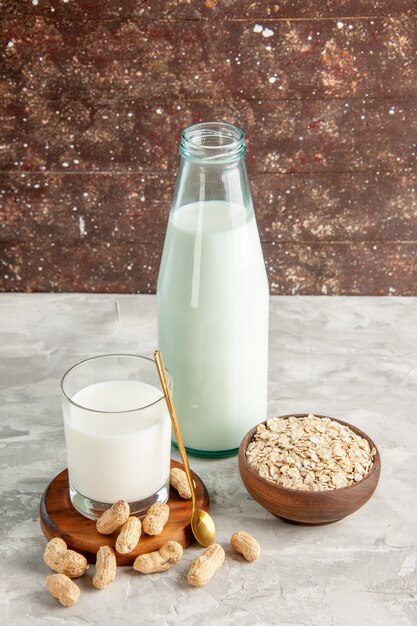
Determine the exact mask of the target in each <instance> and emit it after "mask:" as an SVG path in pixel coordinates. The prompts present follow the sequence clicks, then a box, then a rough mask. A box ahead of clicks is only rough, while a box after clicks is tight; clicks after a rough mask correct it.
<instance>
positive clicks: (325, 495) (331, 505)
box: [238, 413, 381, 525]
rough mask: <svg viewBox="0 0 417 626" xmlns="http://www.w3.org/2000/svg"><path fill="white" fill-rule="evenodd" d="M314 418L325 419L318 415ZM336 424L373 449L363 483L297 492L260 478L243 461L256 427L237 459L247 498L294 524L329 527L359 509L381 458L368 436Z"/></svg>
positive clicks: (368, 494) (369, 491)
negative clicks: (325, 489) (349, 430)
mask: <svg viewBox="0 0 417 626" xmlns="http://www.w3.org/2000/svg"><path fill="white" fill-rule="evenodd" d="M293 415H294V414H293ZM306 415H307V414H306V413H301V414H295V415H294V417H306ZM315 415H316V414H315ZM279 417H283V418H288V417H291V416H290V415H280V416H279ZM317 417H327V416H326V415H317ZM329 419H335V418H333V417H331V418H329ZM335 421H337V422H339V424H343V425H344V426H349V428H351V429H352V430H353V432H355V433H356V434H357V435H360V436H361V437H363V438H364V439H367V440H368V441H369V444H370V445H371V447H374V448H375V450H376V454H375V456H374V463H373V465H372V468H371V470H370V472H369V473H368V474H367V475H366V476H365V478H363V480H361V481H360V482H358V483H355V484H354V485H349V486H348V487H342V488H340V489H333V490H329V491H298V490H297V489H287V488H286V487H281V486H278V485H275V484H274V483H271V482H269V481H267V480H265V478H262V477H261V476H260V475H259V474H258V472H256V471H255V470H254V469H253V468H252V467H250V465H249V463H248V461H247V460H246V448H247V447H248V445H249V443H250V441H251V440H252V437H253V435H254V434H255V432H256V426H255V427H254V428H252V429H251V430H250V431H249V432H248V433H247V434H246V435H245V437H244V438H243V440H242V443H241V444H240V448H239V457H238V460H239V471H240V475H241V477H242V480H243V484H244V485H245V487H246V489H247V490H248V492H249V493H250V495H251V496H252V497H253V498H254V499H255V500H256V501H257V502H259V504H261V505H262V506H263V507H265V508H266V509H268V511H270V512H271V513H273V514H274V515H277V516H278V517H281V518H282V519H284V520H285V521H287V522H292V523H296V524H309V525H320V524H329V523H331V522H337V521H338V520H341V519H343V518H344V517H346V516H347V515H351V513H354V512H355V511H357V510H358V509H360V507H361V506H363V505H364V504H365V502H367V501H368V500H369V498H370V497H371V496H372V494H373V493H374V491H375V489H376V486H377V484H378V480H379V475H380V473H381V458H380V456H379V452H378V449H377V447H376V445H375V444H374V442H373V441H372V439H371V438H370V437H368V435H366V434H365V433H363V432H362V431H361V430H359V428H356V427H355V426H352V425H351V424H348V423H346V422H342V421H341V420H335ZM265 423H266V422H264V424H265Z"/></svg>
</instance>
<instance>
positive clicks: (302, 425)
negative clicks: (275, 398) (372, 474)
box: [246, 415, 376, 491]
mask: <svg viewBox="0 0 417 626" xmlns="http://www.w3.org/2000/svg"><path fill="white" fill-rule="evenodd" d="M375 453H376V452H375V448H372V449H371V446H370V445H369V442H368V441H367V440H366V439H364V438H363V437H360V436H359V435H356V434H355V433H354V432H353V430H351V429H350V428H349V427H348V426H343V425H342V424H339V422H335V421H334V420H331V419H329V418H323V417H316V416H315V415H308V416H307V417H289V418H287V419H285V418H282V417H275V418H273V419H269V420H268V421H267V424H266V426H265V425H264V424H259V426H258V427H257V429H256V433H255V435H254V437H253V439H252V441H251V442H250V444H249V445H248V447H247V450H246V458H247V460H248V463H249V465H251V466H252V467H253V468H254V469H255V470H256V471H257V472H258V473H259V474H260V476H262V478H266V480H269V481H271V482H273V483H276V484H278V485H281V486H282V487H287V488H289V489H299V490H301V491H327V490H330V489H339V488H340V487H347V486H348V485H352V484H354V483H357V482H359V481H360V480H362V479H363V478H364V476H366V474H367V473H368V472H369V470H370V469H371V467H372V463H373V457H374V455H375Z"/></svg>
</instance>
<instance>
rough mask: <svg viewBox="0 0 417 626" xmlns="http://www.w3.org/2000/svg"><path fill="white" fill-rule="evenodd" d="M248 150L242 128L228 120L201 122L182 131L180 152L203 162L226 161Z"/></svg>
mask: <svg viewBox="0 0 417 626" xmlns="http://www.w3.org/2000/svg"><path fill="white" fill-rule="evenodd" d="M245 152H246V144H245V135H244V132H243V130H242V129H241V128H239V127H237V126H233V124H228V123H227V122H201V123H199V124H192V125H191V126H188V127H187V128H185V129H184V130H183V131H182V134H181V143H180V154H181V155H182V156H184V157H187V158H188V159H192V160H193V161H196V162H203V163H226V162H230V161H235V160H237V159H240V158H241V157H242V156H243V155H244V154H245Z"/></svg>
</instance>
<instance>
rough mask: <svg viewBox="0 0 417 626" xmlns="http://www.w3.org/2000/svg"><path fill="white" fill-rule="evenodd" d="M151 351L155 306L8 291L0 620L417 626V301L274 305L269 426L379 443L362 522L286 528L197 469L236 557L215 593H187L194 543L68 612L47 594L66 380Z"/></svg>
mask: <svg viewBox="0 0 417 626" xmlns="http://www.w3.org/2000/svg"><path fill="white" fill-rule="evenodd" d="M155 346H156V313H155V297H153V296H134V295H129V296H119V295H86V294H82V295H78V294H70V295H67V294H2V295H0V355H1V359H0V400H1V402H0V513H1V518H0V519H1V524H0V541H1V543H0V623H1V624H4V625H7V626H15V625H18V626H20V625H28V626H31V625H35V626H37V625H39V626H45V625H49V624H65V625H77V626H78V625H81V624H82V625H85V624H100V625H109V626H110V625H112V626H114V625H118V624H120V625H122V624H123V625H125V624H135V625H136V624H137V625H141V626H147V625H151V624H152V625H154V624H155V625H161V626H162V625H169V626H170V625H173V624H181V625H182V624H183V625H186V626H193V625H198V626H203V625H204V624H214V625H216V626H226V625H229V624H238V625H239V626H258V625H261V624H277V625H282V626H284V625H285V626H289V625H291V626H301V625H308V626H336V625H337V626H339V625H341V626H342V625H343V626H365V625H374V624H375V625H378V626H385V625H387V626H388V625H389V626H403V625H405V626H408V625H411V624H417V599H416V593H417V575H416V559H417V551H416V544H417V453H416V450H417V298H414V299H413V298H354V297H351V298H329V297H299V296H294V297H274V298H272V299H271V316H270V355H269V356H270V370H269V416H271V417H272V416H274V415H279V414H286V413H290V412H305V411H309V412H316V413H321V414H327V415H330V416H334V417H339V418H341V419H343V420H346V421H348V422H351V423H353V424H355V425H356V426H358V427H359V428H361V429H362V430H364V431H365V432H367V433H368V434H369V435H370V436H371V437H372V438H373V439H374V440H375V441H376V443H377V445H378V446H379V449H380V452H381V455H382V475H381V480H380V484H379V486H378V489H377V491H376V493H375V495H374V497H373V498H372V499H371V500H370V501H369V502H368V503H367V504H366V505H365V506H364V507H363V508H362V509H361V510H360V511H358V512H357V513H355V514H354V515H352V516H350V517H348V518H346V519H345V520H343V521H341V522H338V523H336V524H332V525H328V526H321V527H314V528H308V527H301V526H292V525H289V524H286V523H284V522H282V521H281V520H279V519H277V518H275V517H274V516H273V515H271V514H270V513H268V512H267V511H265V510H264V509H263V508H261V507H260V506H259V505H258V504H257V503H256V502H255V501H254V500H252V499H251V497H250V496H249V495H248V493H247V492H246V491H245V489H244V487H243V484H242V482H241V480H240V476H239V472H238V468H237V459H236V457H234V458H229V459H225V460H216V461H206V460H201V459H192V460H191V465H192V467H193V469H194V470H195V471H197V473H199V474H200V476H201V477H202V479H203V480H204V481H205V483H206V485H207V487H208V489H209V492H210V496H211V502H212V514H213V516H214V519H215V521H216V526H217V529H218V541H219V542H220V543H221V544H223V545H224V546H225V549H226V553H227V558H226V562H225V565H224V566H223V568H222V569H221V570H220V571H219V572H218V573H217V575H216V576H215V578H214V579H213V580H212V581H211V583H210V584H208V585H207V586H206V587H203V588H201V589H194V588H191V587H189V586H188V584H187V582H186V574H187V571H188V567H189V565H190V563H191V561H192V560H193V559H194V558H195V557H196V556H197V555H198V554H199V552H200V550H199V548H198V547H196V546H194V547H191V548H189V549H188V550H186V551H185V554H184V559H183V561H182V562H181V563H180V564H179V565H178V566H177V567H176V568H174V569H172V570H170V571H169V572H166V573H162V574H155V575H151V576H147V577H146V576H142V575H139V574H135V573H133V572H132V570H131V569H130V568H119V570H118V576H117V579H116V581H115V583H114V584H113V585H111V586H110V587H108V588H107V589H106V590H103V591H97V590H95V589H94V588H93V587H92V585H91V576H92V574H93V570H94V568H93V567H90V572H89V573H88V575H87V576H86V577H84V578H83V579H81V580H80V581H79V584H80V587H81V597H80V600H79V601H78V603H77V604H76V605H75V606H73V607H72V608H69V609H64V608H62V607H61V606H60V605H59V604H58V602H57V601H56V600H55V599H53V598H52V597H51V596H49V594H48V593H47V592H46V591H45V578H46V576H47V575H48V574H49V573H50V572H49V571H48V569H47V568H46V566H45V565H44V564H43V562H42V554H43V548H44V546H45V543H46V542H45V539H44V537H43V536H42V533H41V531H40V527H39V518H38V507H39V500H40V497H41V495H42V492H43V490H44V489H45V487H46V485H47V484H48V483H49V481H50V480H51V479H52V477H53V476H55V474H57V473H58V472H59V471H60V470H61V469H63V468H64V467H65V465H66V461H65V448H64V434H63V426H62V417H61V409H60V396H59V380H60V377H61V375H62V374H63V372H64V371H65V370H66V368H68V366H70V365H71V364H74V363H75V362H77V361H78V360H79V359H80V358H83V357H86V356H91V355H95V354H103V353H108V352H135V353H141V354H148V355H151V354H152V352H153V350H154V348H155ZM173 456H174V457H175V456H176V453H175V452H174V453H173ZM238 529H245V530H247V531H249V532H251V533H253V534H254V535H255V536H256V537H257V538H258V540H259V542H260V544H261V548H262V554H261V557H260V559H259V560H258V561H256V562H255V563H252V564H249V563H246V562H242V561H241V559H240V558H239V557H237V556H235V555H233V554H232V553H231V552H230V549H229V548H228V541H229V537H230V535H231V533H232V532H233V531H235V530H238Z"/></svg>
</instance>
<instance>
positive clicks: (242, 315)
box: [157, 122, 269, 457]
mask: <svg viewBox="0 0 417 626" xmlns="http://www.w3.org/2000/svg"><path fill="white" fill-rule="evenodd" d="M245 150H246V147H245V140H244V134H243V132H242V131H241V130H240V129H239V128H235V127H234V126H231V125H230V124H225V123H220V122H210V123H204V124H196V125H194V126H190V127H189V128H186V129H185V130H184V131H183V133H182V138H181V145H180V154H181V164H180V169H179V173H178V177H177V184H176V189H175V193H174V199H173V203H172V208H171V211H170V215H169V222H168V228H167V232H166V237H165V243H164V249H163V254H162V260H161V267H160V270H159V277H158V289H157V301H158V341H159V349H160V350H161V352H162V354H163V357H164V361H165V365H166V367H167V369H168V371H169V372H170V373H171V375H172V377H173V390H174V402H175V406H176V409H177V414H178V419H179V421H180V426H181V431H182V435H183V438H184V443H185V445H186V447H187V450H188V452H189V453H190V454H195V455H197V456H205V457H222V456H228V455H231V454H235V453H236V452H237V450H238V448H239V445H240V442H241V440H242V438H243V436H244V435H245V433H246V432H247V431H248V430H249V429H250V428H251V427H253V426H254V425H255V424H257V423H258V422H261V421H262V420H265V419H266V412H267V369H268V304H269V289H268V280H267V276H266V271H265V265H264V259H263V255H262V249H261V244H260V240H259V234H258V229H257V225H256V220H255V214H254V210H253V205H252V198H251V193H250V189H249V184H248V179H247V174H246V168H245V163H244V154H245Z"/></svg>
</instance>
